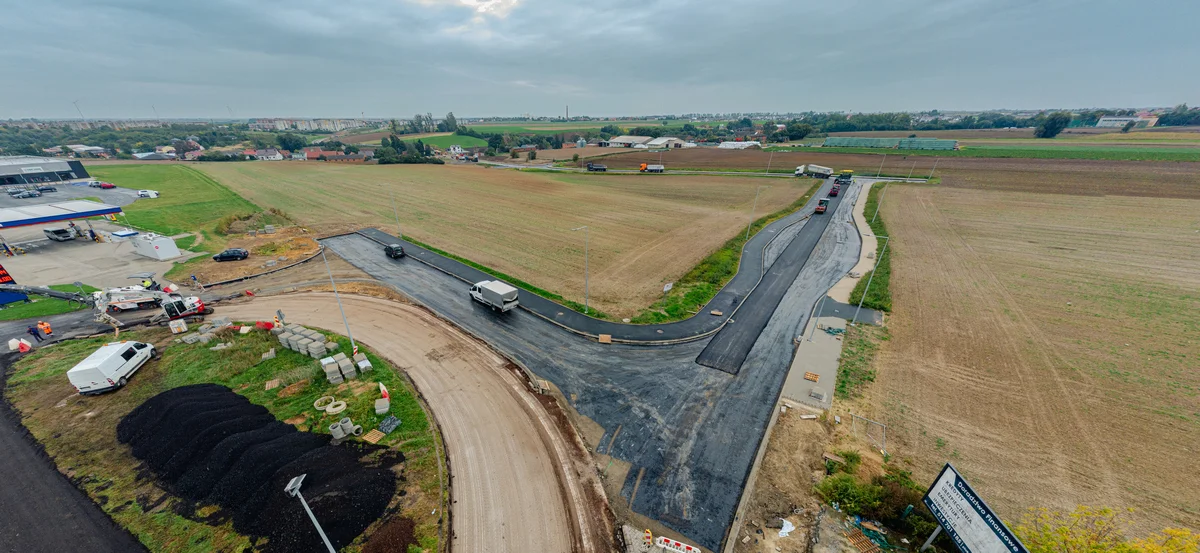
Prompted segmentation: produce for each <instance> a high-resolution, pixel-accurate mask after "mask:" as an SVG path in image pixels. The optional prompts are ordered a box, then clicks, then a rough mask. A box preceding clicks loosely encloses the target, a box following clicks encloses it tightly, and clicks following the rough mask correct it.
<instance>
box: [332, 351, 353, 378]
mask: <svg viewBox="0 0 1200 553" xmlns="http://www.w3.org/2000/svg"><path fill="white" fill-rule="evenodd" d="M333 360H334V361H335V362H336V363H337V365H338V370H339V371H341V373H342V376H343V377H344V378H346V379H347V380H353V379H355V378H358V371H356V370H354V362H353V361H351V360H350V358H349V357H346V354H344V353H339V354H337V355H334V356H333Z"/></svg>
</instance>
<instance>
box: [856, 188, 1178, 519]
mask: <svg viewBox="0 0 1200 553" xmlns="http://www.w3.org/2000/svg"><path fill="white" fill-rule="evenodd" d="M1013 188H1016V189H1018V190H1021V189H1022V185H1018V186H1014V187H1013ZM1060 191H1061V189H1060ZM884 204H885V205H884V206H883V217H884V218H885V220H886V221H887V225H888V228H889V231H890V234H891V236H892V238H893V239H895V240H896V242H895V243H894V245H893V247H894V252H895V254H894V255H895V256H894V258H893V262H892V294H893V301H894V311H893V314H892V316H891V317H890V319H889V321H890V323H889V324H890V327H891V339H890V340H889V341H888V342H886V343H885V344H884V346H883V348H882V349H881V353H880V358H879V360H878V361H877V364H876V368H877V370H878V380H877V381H876V382H875V384H874V385H873V387H872V388H871V389H870V391H869V392H868V397H867V399H866V400H865V401H864V402H863V404H864V405H865V406H867V407H868V408H869V409H870V411H872V415H873V418H876V419H877V420H883V421H885V422H886V423H887V424H888V425H889V426H888V433H887V434H888V443H889V450H890V452H891V453H893V454H894V455H896V456H898V458H900V459H902V460H904V461H907V462H909V463H911V464H912V467H913V469H914V472H915V474H916V476H917V479H918V481H920V480H927V481H931V480H932V478H933V477H934V476H935V475H936V472H937V470H938V469H940V467H941V466H942V464H943V463H945V462H953V463H954V464H955V465H956V466H957V467H958V468H959V469H960V470H962V471H963V472H964V473H965V475H966V476H967V478H969V479H970V480H971V482H972V484H973V485H974V486H975V488H976V489H977V490H979V491H980V492H981V493H982V494H983V495H984V496H985V497H986V498H988V500H989V501H990V502H991V503H992V505H993V506H994V507H996V508H997V509H998V511H999V513H1000V515H1001V516H1002V517H1004V518H1005V519H1007V520H1009V521H1013V520H1015V519H1017V518H1019V517H1020V515H1021V514H1022V513H1023V512H1024V510H1025V509H1026V508H1029V507H1035V506H1046V507H1050V508H1058V509H1066V510H1070V509H1072V508H1073V507H1074V506H1075V505H1077V504H1086V505H1093V506H1109V507H1113V508H1116V509H1118V510H1120V509H1124V508H1127V507H1129V508H1134V509H1135V510H1136V512H1135V513H1134V514H1133V515H1132V519H1133V520H1134V522H1135V532H1136V533H1140V534H1145V533H1148V532H1150V531H1155V530H1160V529H1162V528H1163V527H1166V526H1175V527H1179V526H1182V527H1187V528H1200V471H1197V470H1195V467H1197V466H1198V465H1197V460H1196V459H1197V457H1196V456H1197V452H1200V407H1198V406H1200V373H1198V372H1197V371H1196V367H1197V359H1198V358H1200V342H1198V341H1197V340H1196V336H1197V330H1198V329H1200V240H1198V239H1197V236H1200V235H1197V234H1196V233H1197V229H1198V228H1200V201H1197V200H1195V199H1188V200H1183V199H1175V198H1143V197H1128V196H1107V197H1099V196H1087V195H1066V194H1054V195H1051V194H1038V195H1031V194H1024V193H1019V192H1011V191H987V190H965V189H945V188H939V187H935V186H915V185H902V186H894V187H893V188H892V189H891V190H890V191H889V194H888V196H887V199H886V201H885V202H884Z"/></svg>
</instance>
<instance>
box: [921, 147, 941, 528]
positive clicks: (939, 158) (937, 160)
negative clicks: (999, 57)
mask: <svg viewBox="0 0 1200 553" xmlns="http://www.w3.org/2000/svg"><path fill="white" fill-rule="evenodd" d="M941 160H942V158H941V156H934V158H933V169H930V170H929V178H928V179H925V180H930V179H933V172H934V170H936V169H937V164H938V162H939V161H941ZM939 528H940V527H939Z"/></svg>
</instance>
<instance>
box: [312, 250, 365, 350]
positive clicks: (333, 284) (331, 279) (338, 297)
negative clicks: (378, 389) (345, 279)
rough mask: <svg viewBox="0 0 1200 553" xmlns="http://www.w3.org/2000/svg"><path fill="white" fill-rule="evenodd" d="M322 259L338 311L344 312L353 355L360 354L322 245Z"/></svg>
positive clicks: (343, 319)
mask: <svg viewBox="0 0 1200 553" xmlns="http://www.w3.org/2000/svg"><path fill="white" fill-rule="evenodd" d="M321 261H324V262H325V271H326V272H328V273H329V285H330V286H332V287H333V297H334V299H336V300H337V304H338V311H341V312H342V324H344V325H346V336H347V337H348V338H350V349H351V351H352V352H353V353H352V355H358V344H356V343H354V335H353V334H351V333H350V322H349V321H347V320H346V310H345V309H343V308H342V297H341V296H339V295H338V291H337V284H336V283H334V282H333V269H330V268H329V260H328V259H326V258H325V248H324V247H321Z"/></svg>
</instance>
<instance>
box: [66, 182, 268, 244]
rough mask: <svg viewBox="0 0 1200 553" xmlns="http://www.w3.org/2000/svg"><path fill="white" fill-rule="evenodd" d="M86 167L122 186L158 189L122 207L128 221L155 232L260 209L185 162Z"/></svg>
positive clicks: (208, 223) (200, 226)
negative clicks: (157, 193) (151, 196)
mask: <svg viewBox="0 0 1200 553" xmlns="http://www.w3.org/2000/svg"><path fill="white" fill-rule="evenodd" d="M88 170H89V171H90V172H91V173H92V175H93V176H95V177H96V178H98V179H101V180H106V181H109V182H111V183H113V184H115V185H117V186H120V187H123V188H132V189H135V190H137V189H142V188H147V189H151V190H157V191H159V192H160V193H162V195H161V196H160V197H158V198H144V199H141V200H138V201H136V202H134V203H132V204H130V205H128V206H126V207H125V215H126V217H128V218H129V223H130V224H132V225H133V226H135V227H139V228H143V229H147V230H152V231H154V232H157V233H159V234H165V235H174V234H180V233H183V232H190V231H196V230H200V229H208V228H212V226H213V225H215V224H216V222H217V221H218V220H219V219H221V218H222V217H224V216H226V215H229V214H233V213H240V214H251V213H257V212H259V211H262V209H260V208H259V207H258V206H256V205H254V204H252V203H250V202H249V201H247V200H245V199H244V198H242V197H241V196H238V195H237V194H235V193H233V191H231V190H229V189H228V188H226V187H224V186H222V185H221V184H219V183H217V181H215V180H213V179H211V178H209V177H208V176H207V175H205V174H203V173H201V172H199V171H197V170H195V169H192V168H191V167H188V166H185V165H105V166H99V167H90V168H88Z"/></svg>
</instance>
